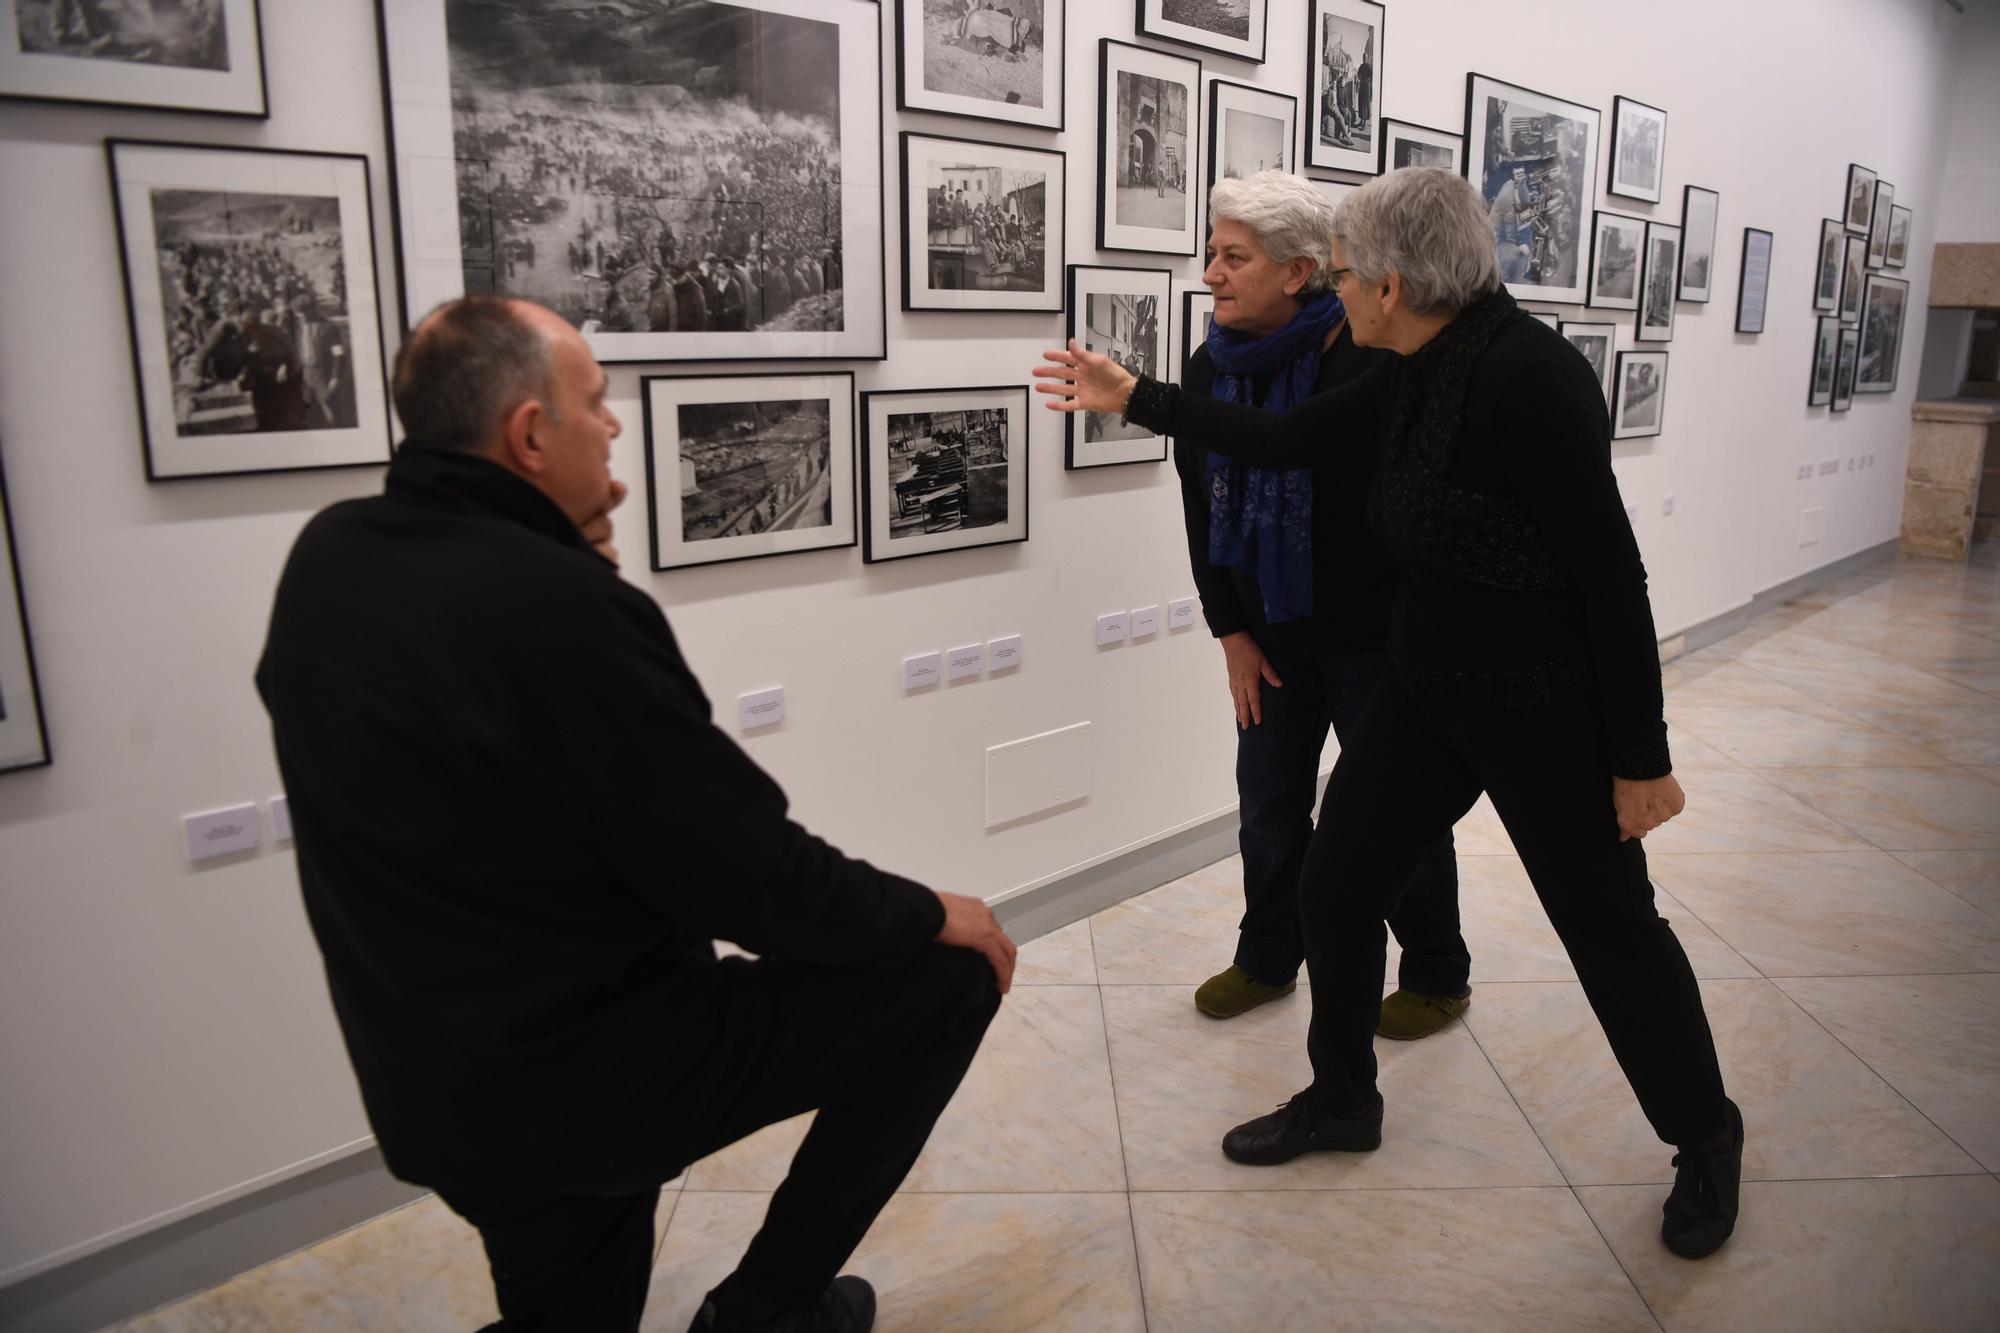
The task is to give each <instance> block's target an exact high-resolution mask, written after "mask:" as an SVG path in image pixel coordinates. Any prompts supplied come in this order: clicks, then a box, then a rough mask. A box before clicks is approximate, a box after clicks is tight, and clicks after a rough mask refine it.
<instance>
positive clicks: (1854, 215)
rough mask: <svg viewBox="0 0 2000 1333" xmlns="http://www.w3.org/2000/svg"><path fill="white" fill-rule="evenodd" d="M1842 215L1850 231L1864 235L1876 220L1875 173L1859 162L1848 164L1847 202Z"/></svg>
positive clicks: (1842, 208)
mask: <svg viewBox="0 0 2000 1333" xmlns="http://www.w3.org/2000/svg"><path fill="white" fill-rule="evenodd" d="M1840 216H1841V221H1843V222H1845V223H1846V224H1847V229H1848V230H1849V231H1851V232H1855V233H1857V234H1859V235H1862V236H1866V235H1867V234H1868V228H1869V225H1870V224H1871V223H1873V222H1874V221H1875V173H1874V172H1872V171H1870V170H1869V169H1868V168H1867V167H1864V166H1862V165H1861V164H1860V163H1859V162H1850V163H1848V164H1847V202H1846V203H1845V204H1844V205H1842V207H1841V213H1840Z"/></svg>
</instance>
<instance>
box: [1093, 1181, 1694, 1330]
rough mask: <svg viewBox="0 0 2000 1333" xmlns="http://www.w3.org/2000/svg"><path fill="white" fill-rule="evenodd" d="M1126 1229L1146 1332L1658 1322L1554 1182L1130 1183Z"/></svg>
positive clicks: (1635, 1325) (1603, 1326)
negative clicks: (1169, 1189)
mask: <svg viewBox="0 0 2000 1333" xmlns="http://www.w3.org/2000/svg"><path fill="white" fill-rule="evenodd" d="M1132 1224H1133V1228H1134V1230H1135V1231H1136V1233H1137V1235H1138V1239H1139V1267H1140V1272H1141V1273H1142V1274H1143V1275H1144V1280H1145V1288H1146V1317H1147V1324H1148V1327H1149V1328H1150V1329H1151V1330H1152V1333H1181V1331H1182V1330H1185V1331H1186V1333H1216V1331H1217V1330H1223V1329H1229V1330H1235V1329H1257V1330H1271V1331H1272V1333H1323V1331H1330V1330H1342V1329H1370V1330H1372V1329H1481V1330H1508V1329H1519V1330H1523V1333H1546V1331H1547V1330H1551V1329H1593V1330H1610V1329H1631V1330H1635V1331H1636V1330H1644V1329H1652V1328H1654V1327H1655V1325H1654V1323H1653V1320H1652V1318H1651V1316H1649V1315H1648V1314H1647V1313H1646V1306H1645V1303H1644V1302H1643V1301H1642V1300H1640V1298H1639V1294H1638V1292H1637V1291H1635V1290H1634V1289H1633V1286H1632V1284H1631V1282H1630V1281H1629V1280H1628V1279H1627V1278H1626V1277H1625V1275H1624V1273H1623V1272H1622V1271H1620V1269H1619V1267H1618V1264H1617V1261H1616V1260H1615V1259H1614V1258H1613V1256H1612V1254H1611V1251H1610V1250H1609V1249H1608V1248H1607V1247H1606V1246H1605V1244H1604V1240H1603V1238H1602V1237H1601V1236H1599V1235H1598V1234H1597V1229H1596V1228H1595V1227H1594V1226H1593V1225H1592V1224H1591V1222H1590V1218H1589V1215H1588V1214H1586V1213H1585V1212H1584V1210H1583V1208H1582V1207H1581V1206H1580V1205H1579V1204H1578V1203H1577V1201H1576V1197H1575V1196H1574V1195H1573V1194H1571V1193H1570V1192H1569V1191H1568V1190H1564V1189H1470V1190H1383V1191H1358V1192H1357V1191H1348V1192H1328V1193H1312V1194H1298V1193H1293V1194H1283V1195H1279V1194H1259V1193H1241V1192H1228V1193H1203V1194H1135V1195H1134V1196H1132Z"/></svg>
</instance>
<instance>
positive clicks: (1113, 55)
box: [1097, 37, 1208, 255]
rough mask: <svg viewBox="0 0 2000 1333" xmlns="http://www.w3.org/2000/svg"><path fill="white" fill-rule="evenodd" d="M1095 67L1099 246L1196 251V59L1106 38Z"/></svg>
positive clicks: (1201, 163) (1199, 149) (1201, 162)
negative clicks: (1098, 77)
mask: <svg viewBox="0 0 2000 1333" xmlns="http://www.w3.org/2000/svg"><path fill="white" fill-rule="evenodd" d="M1098 65H1099V72H1100V74H1101V75H1102V82H1101V84H1100V85H1099V90H1098V96H1099V102H1098V150H1099V152H1100V154H1101V157H1100V158H1099V162H1098V201H1097V209H1098V214H1097V233H1098V236H1097V243H1098V248H1099V249H1104V250H1145V251H1151V252H1154V253H1158V254H1180V255H1192V254H1194V253H1195V251H1196V249H1197V248H1198V247H1197V239H1198V238H1197V236H1196V207H1195V205H1196V200H1197V199H1198V198H1199V197H1200V195H1201V192H1202V186H1201V176H1202V173H1203V172H1204V171H1205V170H1206V169H1207V166H1208V164H1207V162H1206V160H1205V159H1204V158H1203V157H1202V156H1201V154H1202V153H1203V152H1204V151H1205V150H1204V148H1203V145H1202V136H1201V119H1202V105H1201V102H1200V98H1199V93H1198V90H1199V89H1200V87H1201V62H1200V61H1198V60H1188V59H1184V58H1182V57H1180V56H1170V55H1166V54H1164V53H1162V52H1159V51H1152V50H1148V49H1146V48H1144V47H1138V46H1132V45H1130V44H1128V43H1125V42H1114V41H1112V40H1111V39H1110V38H1108V37H1107V38H1105V39H1104V40H1103V41H1102V42H1100V43H1099V60H1098Z"/></svg>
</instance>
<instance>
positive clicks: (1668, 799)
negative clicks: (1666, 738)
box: [1611, 773, 1687, 842]
mask: <svg viewBox="0 0 2000 1333" xmlns="http://www.w3.org/2000/svg"><path fill="white" fill-rule="evenodd" d="M1611 805H1612V808H1613V809H1615V810H1616V811H1617V812H1618V841H1620V842H1624V841H1625V840H1626V839H1628V838H1643V837H1645V836H1646V835H1647V834H1648V833H1651V832H1652V831H1653V830H1654V829H1656V828H1658V827H1659V826H1660V825H1662V824H1664V823H1666V822H1667V821H1668V820H1669V819H1672V818H1673V817H1674V816H1675V815H1677V814H1679V813H1680V812H1681V811H1682V810H1684V809H1686V808H1687V794H1686V793H1685V792H1683V791H1682V790H1681V784H1680V783H1678V782H1676V781H1675V780H1674V775H1673V774H1671V773H1669V774H1667V776H1665V777H1663V778H1650V779H1647V780H1646V781H1643V782H1640V781H1634V780H1633V779H1630V778H1613V779H1611Z"/></svg>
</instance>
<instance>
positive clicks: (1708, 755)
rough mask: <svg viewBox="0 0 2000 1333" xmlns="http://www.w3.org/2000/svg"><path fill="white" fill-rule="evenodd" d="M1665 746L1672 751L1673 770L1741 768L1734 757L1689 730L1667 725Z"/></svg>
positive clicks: (1679, 771)
mask: <svg viewBox="0 0 2000 1333" xmlns="http://www.w3.org/2000/svg"><path fill="white" fill-rule="evenodd" d="M1667 747H1668V749H1669V750H1670V751H1671V752H1672V753H1673V757H1674V772H1676V773H1685V772H1688V771H1689V770H1699V769H1704V768H1741V767H1742V765H1741V764H1738V763H1737V762H1736V761H1735V760H1734V759H1731V758H1730V757H1729V756H1728V755H1726V754H1724V753H1723V752H1722V751H1720V750H1718V749H1716V748H1715V747H1714V746H1713V745H1710V744H1709V743H1708V742H1707V741H1705V740H1703V739H1701V737H1699V736H1697V735H1695V734H1694V733H1693V732H1690V731H1682V730H1681V729H1680V728H1679V727H1677V726H1672V725H1669V728H1668V731H1667Z"/></svg>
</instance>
